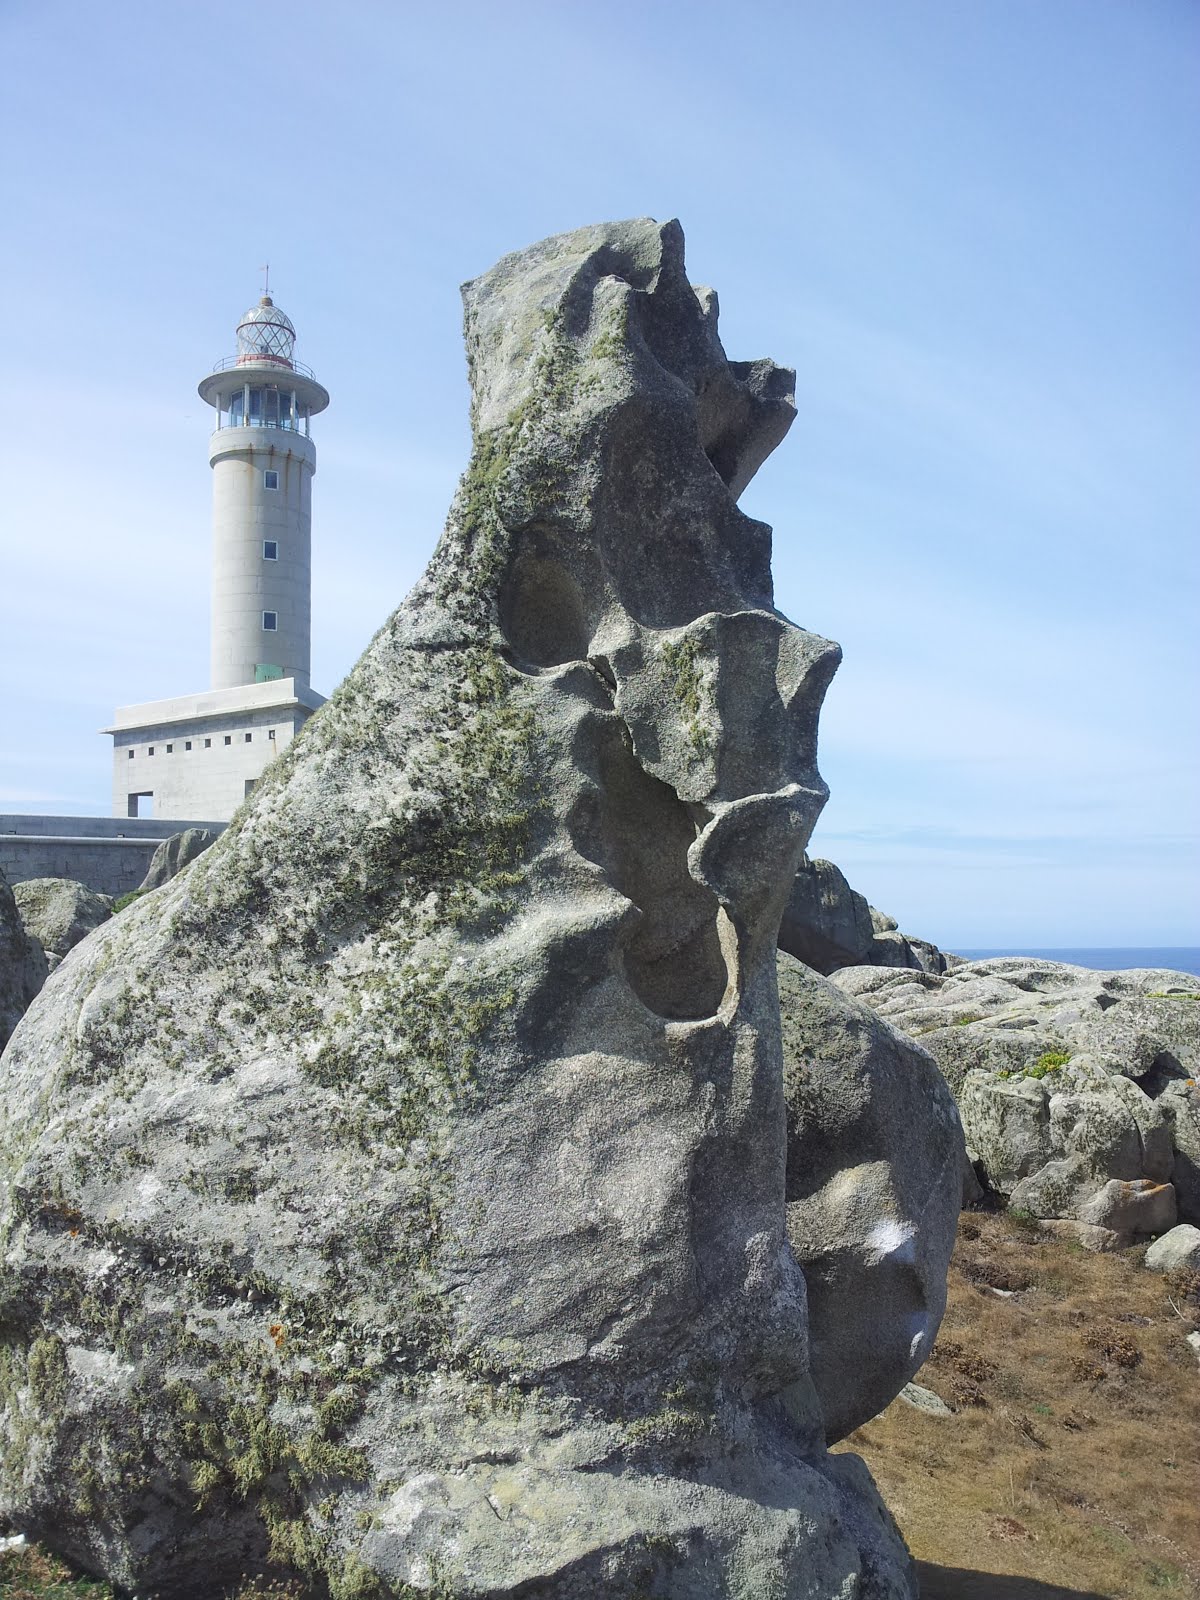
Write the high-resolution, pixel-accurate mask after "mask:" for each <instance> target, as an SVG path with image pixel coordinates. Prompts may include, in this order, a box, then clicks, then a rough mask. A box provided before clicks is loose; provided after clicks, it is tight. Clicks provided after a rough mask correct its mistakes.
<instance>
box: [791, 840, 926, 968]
mask: <svg viewBox="0 0 1200 1600" xmlns="http://www.w3.org/2000/svg"><path fill="white" fill-rule="evenodd" d="M779 948H780V949H781V950H786V951H787V953H788V954H789V955H791V956H795V958H796V960H797V961H803V962H804V964H805V966H807V967H811V968H812V969H813V971H814V972H821V973H825V974H828V973H831V972H836V971H837V970H838V968H839V967H854V966H859V965H861V964H864V963H865V964H867V965H870V966H877V967H913V968H917V969H920V970H923V971H926V972H945V970H946V964H947V963H946V957H945V956H944V955H943V954H942V952H941V951H940V950H939V949H938V948H937V946H936V945H933V944H930V943H929V942H928V940H926V939H915V938H914V937H913V936H912V935H911V934H903V933H901V932H900V931H899V928H898V926H897V923H896V920H895V918H894V917H889V916H885V915H884V913H883V912H881V911H876V909H875V907H874V906H871V905H868V904H867V902H866V900H865V899H864V898H863V896H862V895H861V894H859V893H858V892H857V891H856V890H854V889H852V888H851V887H850V885H849V884H848V883H847V882H846V878H845V875H844V874H843V873H842V872H841V871H840V870H839V868H837V867H835V866H834V864H833V862H832V861H822V860H821V859H820V858H819V857H816V858H813V859H811V860H810V858H809V857H808V856H802V857H801V858H800V866H799V868H798V869H797V872H796V877H795V879H794V881H793V883H792V892H791V896H790V897H789V899H788V903H787V905H786V906H785V907H784V912H783V921H782V923H781V924H780V929H779Z"/></svg>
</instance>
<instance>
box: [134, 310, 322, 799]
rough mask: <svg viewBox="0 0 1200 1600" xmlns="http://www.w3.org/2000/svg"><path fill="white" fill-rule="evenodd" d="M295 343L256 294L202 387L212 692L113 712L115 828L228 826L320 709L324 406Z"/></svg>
mask: <svg viewBox="0 0 1200 1600" xmlns="http://www.w3.org/2000/svg"><path fill="white" fill-rule="evenodd" d="M295 344H296V330H295V328H294V327H293V326H292V324H291V322H290V321H289V319H288V318H287V317H286V316H285V315H284V314H283V312H282V311H281V310H280V309H279V307H278V306H277V305H275V303H274V302H273V301H272V299H271V298H270V296H269V295H266V294H264V295H263V297H262V299H261V300H260V301H259V303H258V304H257V305H256V306H254V307H252V308H251V309H250V310H249V311H247V313H246V314H245V316H244V317H243V318H242V319H241V321H240V322H239V324H238V329H237V353H236V354H235V355H234V356H231V357H229V358H228V359H227V360H225V361H222V362H220V363H219V364H218V365H217V366H216V367H215V368H214V370H213V371H212V372H211V373H209V375H208V376H207V377H206V378H204V379H203V380H202V382H201V383H200V388H199V392H200V397H201V399H203V400H205V401H206V402H207V403H208V404H209V405H210V406H212V408H213V410H214V412H215V413H216V426H215V428H214V431H213V433H212V437H211V439H210V440H209V463H210V465H211V466H212V469H213V547H212V653H211V687H210V688H209V689H207V690H205V691H204V692H202V693H200V694H192V695H184V696H180V697H179V698H176V699H172V700H156V701H151V702H149V703H147V704H143V705H134V706H122V707H121V708H120V709H119V710H118V711H117V714H116V717H115V718H114V720H113V725H112V727H111V728H106V729H105V730H104V731H105V732H106V733H111V734H112V736H113V815H114V816H117V817H137V816H150V815H152V816H153V817H155V818H156V819H167V818H170V819H180V820H187V821H194V820H195V819H204V820H206V821H228V819H229V818H230V817H231V816H232V815H233V813H234V811H235V810H236V808H237V807H238V806H239V805H240V804H241V802H242V800H243V799H244V798H245V797H246V795H247V794H249V792H250V790H251V789H252V788H253V787H254V784H255V781H256V780H257V779H258V778H259V777H260V776H261V774H262V772H263V769H264V768H265V767H266V765H267V763H268V762H269V761H270V760H271V759H272V758H273V757H274V756H275V755H276V754H277V753H278V752H279V751H280V750H281V749H282V748H283V747H284V746H285V745H287V744H288V743H290V741H291V740H292V738H293V737H294V736H295V735H296V733H298V732H299V730H300V728H301V727H302V725H303V724H304V722H305V721H306V720H307V718H308V717H309V716H311V714H312V713H313V712H314V711H315V710H316V709H317V707H318V706H320V705H322V704H323V703H324V696H323V695H319V694H316V693H315V692H314V691H313V689H312V688H311V686H310V683H309V670H310V637H311V598H310V591H311V574H312V480H313V474H314V473H315V472H316V469H317V452H316V447H315V446H314V444H313V441H312V434H311V429H310V424H311V421H312V418H313V417H315V416H316V415H317V414H318V413H319V412H321V411H324V409H325V407H326V406H327V405H328V404H329V395H328V393H327V392H326V391H325V389H323V388H322V386H321V385H320V384H319V383H318V382H317V380H316V378H315V377H314V376H313V374H312V372H311V371H310V370H309V369H308V368H307V367H305V366H303V365H301V364H300V363H299V362H298V361H296V359H295V356H294V350H295Z"/></svg>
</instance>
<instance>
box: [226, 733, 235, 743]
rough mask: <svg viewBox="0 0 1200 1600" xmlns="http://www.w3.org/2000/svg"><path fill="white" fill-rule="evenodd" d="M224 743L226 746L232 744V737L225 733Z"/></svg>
mask: <svg viewBox="0 0 1200 1600" xmlns="http://www.w3.org/2000/svg"><path fill="white" fill-rule="evenodd" d="M225 743H226V744H232V743H233V735H232V734H231V733H227V734H226V735H225Z"/></svg>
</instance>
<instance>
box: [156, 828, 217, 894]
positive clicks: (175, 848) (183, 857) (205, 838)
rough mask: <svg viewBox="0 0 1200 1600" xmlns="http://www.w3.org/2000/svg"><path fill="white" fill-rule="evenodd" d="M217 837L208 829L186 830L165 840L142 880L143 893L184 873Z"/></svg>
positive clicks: (159, 886)
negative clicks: (177, 874)
mask: <svg viewBox="0 0 1200 1600" xmlns="http://www.w3.org/2000/svg"><path fill="white" fill-rule="evenodd" d="M216 837H217V835H216V834H215V833H213V832H212V831H211V830H210V829H208V828H185V829H184V830H183V832H182V833H173V834H172V835H171V837H170V838H169V839H164V840H163V842H162V843H161V844H160V845H159V847H158V848H157V850H155V852H154V854H153V855H152V856H151V858H150V867H149V870H148V871H147V873H146V876H145V877H144V878H143V879H142V882H141V890H142V893H145V892H146V891H148V890H150V889H158V888H161V886H162V885H163V884H164V883H168V882H170V880H171V879H172V878H173V877H174V876H175V874H176V873H178V872H182V871H183V869H184V867H186V866H188V865H190V863H191V862H193V861H194V860H195V859H196V857H197V856H198V855H201V854H202V853H203V852H204V851H205V850H207V849H208V847H209V845H210V844H212V843H213V841H214V840H215V839H216Z"/></svg>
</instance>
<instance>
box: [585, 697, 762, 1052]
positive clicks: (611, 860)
mask: <svg viewBox="0 0 1200 1600" xmlns="http://www.w3.org/2000/svg"><path fill="white" fill-rule="evenodd" d="M570 827H571V836H572V839H573V842H574V844H575V848H576V849H577V850H578V851H579V852H580V854H581V855H584V856H586V857H587V858H588V860H590V861H595V862H596V863H597V864H598V865H600V866H602V867H603V868H604V869H605V870H606V871H607V872H608V874H609V876H610V878H611V879H612V882H613V883H614V885H615V886H616V887H617V888H618V889H619V890H620V891H621V893H622V894H623V895H625V896H626V897H627V898H628V899H629V900H632V901H633V903H634V905H635V906H637V908H638V910H639V911H640V912H641V913H642V917H641V921H640V923H639V924H638V926H637V928H636V930H635V931H634V933H633V935H632V937H631V938H630V939H629V941H628V943H627V944H626V945H625V949H624V959H625V971H626V974H627V976H628V978H629V983H630V986H631V987H632V989H633V991H634V993H635V994H636V995H637V996H638V998H639V1000H641V1002H642V1004H643V1005H645V1006H648V1007H649V1009H650V1010H651V1011H653V1012H655V1013H657V1015H658V1016H660V1017H669V1018H672V1019H673V1020H679V1021H682V1020H694V1019H698V1018H701V1017H711V1016H713V1015H714V1014H715V1013H716V1011H717V1010H718V1009H719V1007H720V1005H721V1001H722V1000H723V998H724V996H725V991H726V989H727V988H728V985H729V970H730V969H729V964H728V962H727V959H726V954H725V951H724V950H723V948H722V938H721V932H722V924H723V923H725V922H726V921H727V919H726V918H725V916H724V913H723V912H722V910H721V906H720V903H719V902H718V900H717V898H716V896H715V895H714V894H713V893H712V892H711V891H710V890H708V889H706V888H704V887H703V885H702V884H699V883H697V882H696V880H695V879H694V878H693V877H692V876H691V874H690V873H689V872H688V866H687V852H688V847H689V846H690V845H691V843H692V841H693V840H694V839H695V837H696V831H697V830H696V824H695V822H694V821H693V820H692V817H691V816H690V814H689V812H688V808H687V807H686V806H685V805H684V804H683V802H682V801H681V800H680V799H679V797H678V796H677V795H676V794H675V792H674V790H672V789H670V788H669V787H668V786H667V785H666V784H665V783H660V782H659V780H658V779H657V778H653V777H651V776H650V774H649V773H648V772H646V771H645V770H644V769H643V768H642V766H641V764H640V763H639V762H638V759H637V757H636V756H635V755H634V753H633V749H632V747H631V746H630V744H629V743H628V736H627V734H626V733H625V731H624V729H623V728H620V727H614V728H613V729H612V730H611V733H610V734H609V735H608V736H607V740H606V743H605V746H604V748H603V750H602V752H601V757H600V787H599V790H598V791H592V792H591V794H589V795H588V797H587V798H586V801H585V802H584V803H582V804H581V805H580V806H578V807H577V808H576V811H575V813H574V815H573V816H572V818H571V820H570ZM726 942H728V940H727V941H726Z"/></svg>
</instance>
